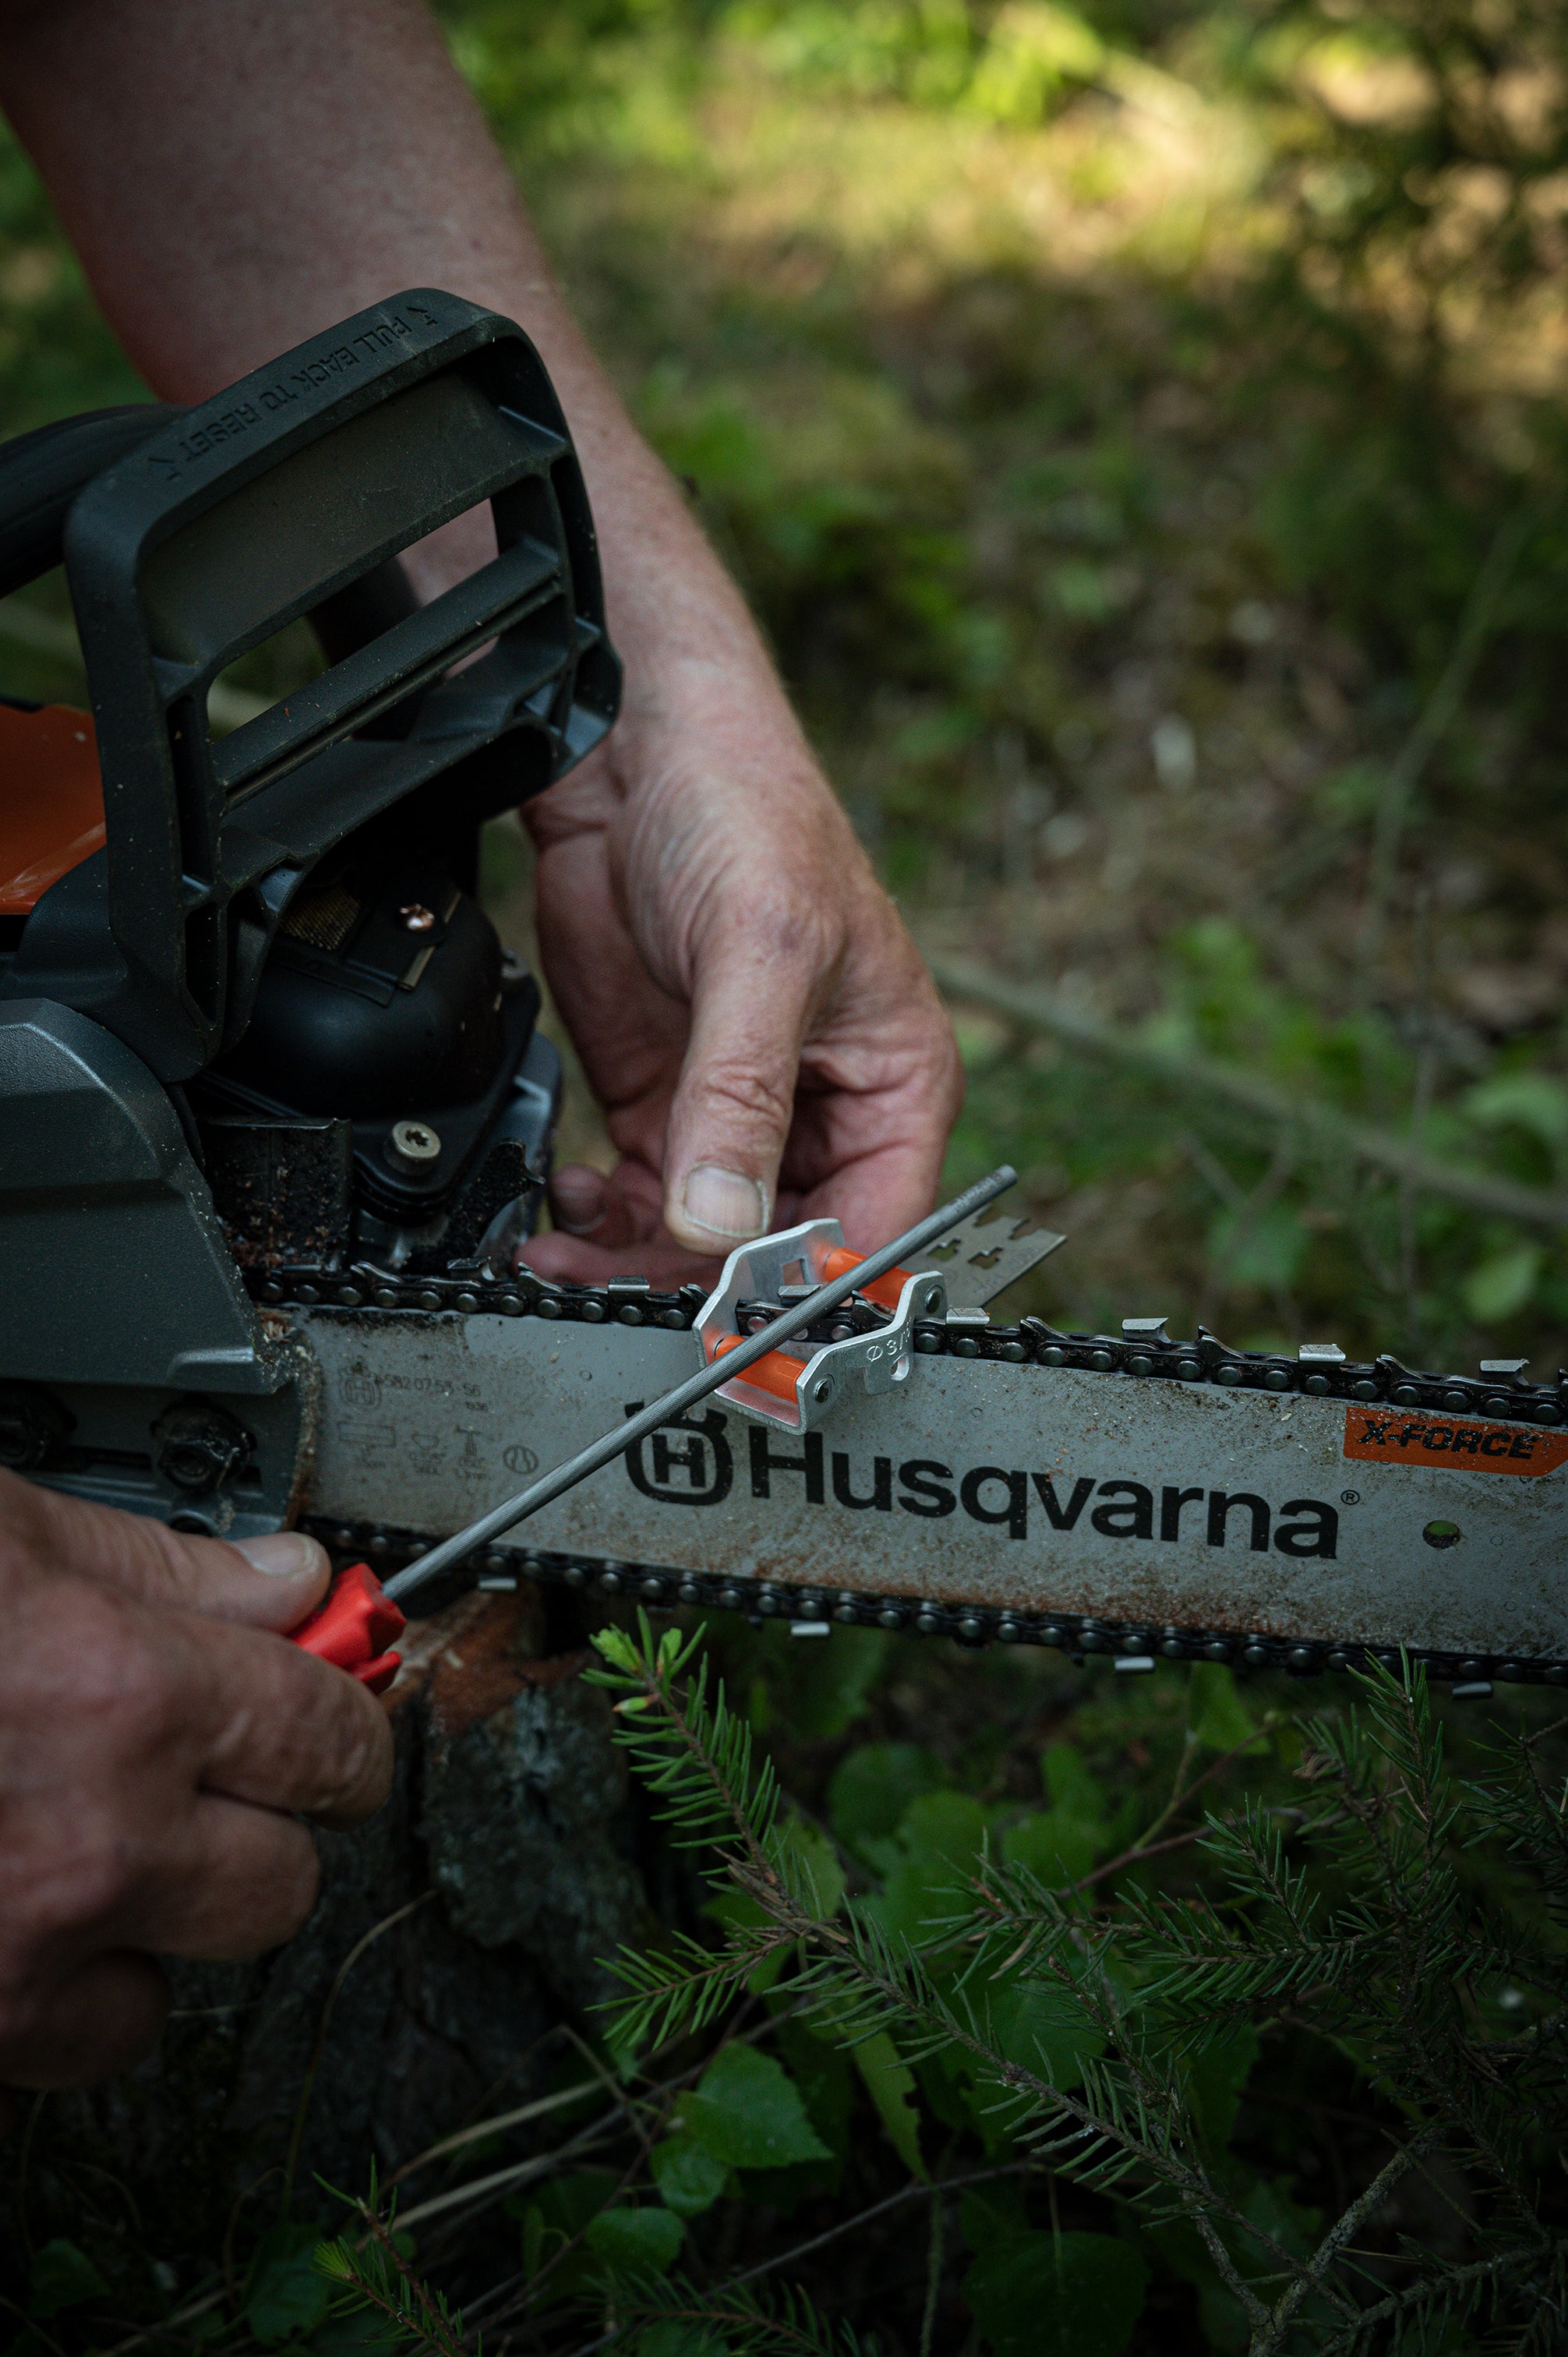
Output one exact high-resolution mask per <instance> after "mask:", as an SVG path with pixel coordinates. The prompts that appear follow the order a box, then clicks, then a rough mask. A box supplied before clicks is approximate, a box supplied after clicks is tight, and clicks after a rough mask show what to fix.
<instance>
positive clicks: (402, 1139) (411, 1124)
mask: <svg viewBox="0 0 1568 2357" xmlns="http://www.w3.org/2000/svg"><path fill="white" fill-rule="evenodd" d="M381 1151H382V1154H383V1155H384V1157H385V1158H386V1160H387V1161H388V1162H390V1163H391V1165H392V1168H393V1169H394V1170H399V1171H402V1172H403V1173H404V1174H405V1175H406V1176H407V1177H409V1178H411V1179H426V1178H428V1177H429V1175H430V1173H431V1172H432V1170H434V1168H435V1165H436V1164H437V1163H438V1162H439V1161H440V1159H441V1140H440V1138H439V1136H438V1135H436V1133H435V1130H433V1129H432V1128H431V1126H430V1124H429V1123H428V1122H427V1121H394V1122H393V1124H392V1131H391V1134H390V1135H389V1136H388V1138H387V1142H386V1144H385V1146H383V1147H382V1149H381Z"/></svg>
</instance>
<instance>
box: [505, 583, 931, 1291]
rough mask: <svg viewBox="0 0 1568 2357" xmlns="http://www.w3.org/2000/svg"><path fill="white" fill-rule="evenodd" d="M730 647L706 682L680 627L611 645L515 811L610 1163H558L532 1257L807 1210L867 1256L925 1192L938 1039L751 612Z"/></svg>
mask: <svg viewBox="0 0 1568 2357" xmlns="http://www.w3.org/2000/svg"><path fill="white" fill-rule="evenodd" d="M703 556H704V557H705V556H706V552H705V550H704V551H703ZM710 561H711V560H710ZM725 587H727V585H725ZM734 641H735V643H734V649H733V654H732V659H731V661H730V662H729V663H728V664H726V665H725V668H724V670H723V672H722V673H721V674H718V675H715V673H714V668H713V666H711V665H702V664H700V663H698V662H685V661H683V659H682V649H681V646H680V643H679V638H678V636H677V637H676V642H675V644H674V645H673V646H672V647H671V650H670V658H669V660H668V661H667V662H660V660H659V659H658V656H657V653H656V651H655V652H650V655H648V656H645V657H644V659H643V660H642V661H641V662H640V663H639V664H638V666H637V668H636V669H635V670H634V669H633V668H632V665H631V663H630V662H628V707H627V711H626V713H625V716H624V717H623V718H622V720H621V722H620V725H619V726H618V728H617V729H616V731H615V732H614V733H613V735H612V736H611V737H610V739H609V741H608V743H607V746H606V747H605V748H604V749H603V750H602V752H600V753H599V754H596V755H595V756H593V757H591V759H589V760H588V761H585V763H584V764H583V765H582V768H581V769H580V770H575V771H574V772H573V773H572V774H571V775H570V776H569V777H567V778H566V779H564V780H563V781H562V782H561V783H560V784H559V785H557V786H554V787H553V788H552V789H551V791H550V792H549V793H547V794H544V795H542V796H541V797H540V799H539V800H538V801H536V802H531V803H529V804H528V805H527V806H526V807H525V809H524V812H523V818H524V821H525V823H526V824H527V826H528V828H529V830H530V832H531V834H532V836H533V839H534V842H535V844H536V845H537V847H538V851H539V870H538V876H539V885H538V891H539V903H538V921H539V935H540V943H541V948H542V953H543V960H544V968H545V974H546V976H547V978H548V980H549V983H550V986H551V990H552V992H553V996H554V998H555V1002H556V1005H557V1006H559V1007H560V1009H561V1012H562V1014H563V1016H564V1017H565V1020H566V1022H567V1024H568V1025H569V1027H570V1028H571V1031H572V1035H573V1038H574V1039H575V1043H576V1046H577V1049H578V1052H579V1054H580V1055H581V1057H582V1060H583V1064H584V1068H585V1071H586V1073H587V1076H588V1079H589V1082H591V1084H592V1086H593V1089H594V1092H595V1094H596V1096H597V1097H598V1098H599V1100H600V1102H601V1103H602V1104H603V1105H604V1108H605V1112H606V1115H607V1121H608V1125H609V1131H610V1135H611V1137H612V1138H613V1140H614V1142H615V1144H616V1146H618V1148H619V1150H620V1154H621V1157H622V1159H621V1161H620V1164H619V1166H618V1168H617V1169H616V1170H615V1171H614V1172H613V1173H612V1174H611V1176H610V1178H609V1179H601V1178H600V1177H599V1175H598V1174H597V1173H596V1172H595V1171H592V1170H587V1169H584V1168H567V1169H564V1170H562V1171H561V1172H559V1173H558V1174H557V1176H556V1179H555V1181H554V1183H553V1187H552V1189H551V1198H552V1208H553V1211H554V1216H555V1223H556V1229H557V1232H556V1233H555V1234H554V1235H553V1236H548V1237H543V1238H541V1239H540V1240H538V1241H537V1242H536V1243H533V1244H532V1245H531V1246H530V1247H529V1248H528V1258H529V1261H530V1263H531V1264H532V1266H534V1267H535V1268H537V1269H538V1270H540V1272H541V1273H542V1274H543V1275H551V1276H555V1277H565V1278H570V1279H573V1280H575V1281H576V1282H578V1283H599V1282H602V1281H603V1280H604V1278H605V1277H607V1276H608V1275H614V1274H615V1273H616V1272H617V1271H618V1270H624V1271H635V1272H636V1273H637V1274H638V1275H644V1276H650V1277H652V1278H653V1279H654V1280H655V1282H660V1283H665V1284H679V1283H681V1282H682V1280H683V1279H684V1278H686V1277H688V1276H691V1275H694V1274H696V1273H697V1272H698V1270H699V1269H701V1268H702V1267H703V1265H704V1263H707V1264H709V1265H711V1261H712V1258H713V1257H714V1256H722V1255H723V1254H725V1253H727V1252H729V1251H730V1250H731V1249H732V1248H733V1247H734V1245H735V1244H736V1242H737V1241H739V1240H740V1239H741V1238H743V1237H746V1236H753V1235H757V1234H760V1233H761V1232H763V1231H764V1230H766V1229H768V1227H772V1226H778V1225H783V1224H787V1223H788V1222H791V1221H794V1220H797V1219H803V1218H811V1217H813V1216H815V1215H817V1214H819V1213H822V1212H832V1214H834V1215H835V1216H836V1217H837V1218H839V1219H840V1220H842V1221H843V1225H844V1231H845V1234H846V1236H847V1237H848V1239H849V1241H850V1242H851V1243H853V1244H855V1245H857V1246H859V1247H860V1248H861V1249H863V1250H869V1249H870V1248H871V1247H872V1246H873V1245H875V1244H878V1243H886V1240H887V1238H888V1237H889V1236H892V1235H895V1234H897V1232H898V1231H899V1230H900V1229H901V1228H904V1227H908V1225H909V1224H910V1223H911V1222H913V1221H915V1220H916V1219H918V1217H919V1215H920V1214H921V1212H922V1211H926V1210H928V1209H929V1205H930V1202H931V1199H932V1194H933V1191H934V1189H935V1186H936V1182H937V1178H938V1174H939V1171H940V1163H941V1155H942V1148H943V1146H944V1145H945V1143H946V1139H947V1134H948V1131H949V1129H950V1126H951V1124H952V1120H953V1116H954V1114H955V1113H956V1111H957V1106H958V1059H957V1056H956V1054H955V1052H954V1049H953V1043H952V1036H951V1032H950V1028H949V1026H948V1023H947V1019H946V1017H945V1016H944V1014H943V1012H942V1009H941V1007H940V1003H939V1002H938V999H937V996H936V992H935V990H934V989H933V988H932V985H931V983H930V980H929V976H928V975H927V974H926V971H925V969H924V967H923V966H922V964H921V963H920V961H919V958H918V955H917V953H916V951H915V949H914V946H913V944H912V943H911V942H910V941H909V938H908V934H907V933H906V932H905V931H904V928H903V925H902V924H901V922H900V921H899V919H898V916H897V911H896V910H895V909H894V908H893V906H892V904H891V902H890V901H889V900H888V899H887V898H886V894H885V893H884V892H883V891H882V889H881V888H880V887H879V886H878V884H877V882H876V880H875V877H874V876H873V875H872V873H871V869H870V866H869V864H868V863H867V861H866V859H865V855H864V853H863V852H862V851H861V849H860V846H859V845H858V844H857V843H856V841H855V839H854V835H853V834H852V833H851V831H850V828H849V825H848V823H847V822H846V821H845V819H844V816H843V812H842V811H841V809H840V807H839V805H838V803H837V802H836V801H835V800H834V798H833V796H832V794H831V793H830V791H828V788H827V787H826V785H825V784H824V783H823V781H822V777H821V775H820V774H819V772H818V771H817V770H816V767H815V765H814V763H813V762H812V760H811V755H810V753H809V752H808V750H807V748H806V746H805V744H804V742H803V741H802V739H801V737H800V731H799V729H798V727H797V726H796V725H795V722H794V718H793V716H792V715H791V714H790V712H789V708H788V706H787V705H785V702H784V699H783V696H782V695H781V694H780V693H779V688H778V686H777V684H776V683H775V682H774V680H773V679H772V676H771V674H770V673H768V669H767V667H766V664H765V663H764V662H763V660H762V657H761V651H760V649H759V648H757V646H756V643H755V640H753V639H752V637H751V634H750V631H749V629H748V628H747V629H746V630H741V629H740V628H738V627H737V628H736V630H735V631H734ZM628 652H630V650H628ZM693 1255H697V1256H698V1257H693Z"/></svg>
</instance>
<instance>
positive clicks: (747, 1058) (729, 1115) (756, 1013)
mask: <svg viewBox="0 0 1568 2357" xmlns="http://www.w3.org/2000/svg"><path fill="white" fill-rule="evenodd" d="M809 995H810V978H809V975H808V974H807V972H806V970H805V969H804V968H803V967H801V966H796V965H790V966H781V965H779V964H775V963H771V962H769V961H768V960H767V959H765V958H761V957H759V956H758V955H757V948H756V942H755V937H753V938H751V939H748V940H743V939H741V938H739V937H738V936H732V937H730V939H729V940H728V941H727V942H725V943H723V944H722V945H720V946H715V948H714V949H713V950H712V951H711V952H710V953H709V956H708V957H707V959H706V960H705V961H704V963H703V967H702V969H701V970H700V971H699V973H698V974H697V977H696V980H695V984H694V986H693V996H692V1036H691V1039H690V1041H689V1043H688V1046H687V1049H686V1056H685V1061H684V1062H683V1064H682V1068H681V1078H680V1081H679V1082H678V1084H677V1086H676V1090H675V1095H674V1099H673V1101H672V1103H671V1107H670V1120H669V1125H668V1128H667V1130H666V1133H665V1143H664V1223H665V1225H666V1227H667V1228H668V1229H669V1231H670V1232H671V1235H672V1236H673V1237H674V1238H675V1239H676V1241H677V1243H683V1244H685V1245H687V1246H689V1247H690V1249H691V1250H693V1252H701V1253H708V1254H713V1253H715V1252H719V1253H723V1252H728V1251H729V1250H730V1249H731V1247H732V1246H733V1245H735V1244H737V1243H744V1242H745V1241H746V1239H747V1238H748V1237H751V1236H760V1235H764V1234H766V1232H767V1231H768V1222H769V1221H770V1219H771V1217H772V1213H773V1204H774V1198H775V1194H776V1191H777V1188H778V1181H779V1162H780V1160H781V1159H782V1157H783V1153H784V1142H785V1139H786V1138H787V1137H788V1135H789V1125H790V1122H791V1120H792V1119H793V1117H794V1109H795V1079H796V1074H797V1071H799V1068H800V1041H801V1039H802V1037H803V1036H804V1032H805V1028H806V1022H807V1017H808V998H809Z"/></svg>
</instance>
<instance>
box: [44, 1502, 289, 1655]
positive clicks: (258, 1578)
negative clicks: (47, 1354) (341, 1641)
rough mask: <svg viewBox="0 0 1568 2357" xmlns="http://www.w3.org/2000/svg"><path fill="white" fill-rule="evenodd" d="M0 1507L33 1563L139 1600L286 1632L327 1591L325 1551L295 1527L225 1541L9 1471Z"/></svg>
mask: <svg viewBox="0 0 1568 2357" xmlns="http://www.w3.org/2000/svg"><path fill="white" fill-rule="evenodd" d="M0 1482H3V1486H0V1513H4V1514H5V1518H6V1520H7V1522H9V1523H14V1524H15V1525H17V1526H19V1527H20V1529H21V1531H22V1532H23V1533H24V1534H25V1535H26V1537H27V1541H28V1543H29V1544H30V1548H31V1552H32V1553H33V1555H35V1557H36V1558H37V1559H38V1563H39V1565H40V1567H41V1568H43V1569H46V1570H51V1571H57V1572H73V1573H75V1574H76V1575H77V1577H80V1578H83V1579H94V1580H100V1581H102V1582H103V1583H104V1584H106V1585H107V1586H110V1587H116V1588H118V1589H120V1590H121V1592H122V1593H123V1594H124V1595H128V1596H134V1597H136V1598H140V1599H141V1601H143V1602H144V1603H148V1604H173V1605H177V1606H179V1607H181V1608H183V1609H186V1610H188V1611H193V1612H201V1613H205V1614H207V1615H209V1617H210V1618H211V1619H213V1620H237V1621H242V1622H244V1623H245V1625H246V1626H247V1627H249V1628H254V1629H294V1628H296V1627H297V1626H298V1624H299V1622H300V1621H301V1620H304V1618H305V1616H306V1613H307V1612H310V1611H312V1610H313V1609H315V1607H316V1606H317V1604H318V1603H319V1602H320V1601H321V1598H322V1597H323V1596H324V1595H325V1594H326V1592H327V1586H328V1580H329V1579H330V1577H331V1569H332V1567H331V1563H330V1561H329V1559H328V1554H327V1550H326V1548H325V1547H324V1546H322V1545H321V1544H319V1543H318V1542H317V1540H315V1539H313V1538H307V1537H306V1534H305V1533H304V1532H303V1531H276V1532H273V1533H271V1534H268V1535H266V1536H264V1537H262V1538H254V1539H246V1540H244V1541H242V1543H241V1544H240V1545H238V1546H231V1545H229V1544H228V1543H227V1542H226V1541H225V1540H222V1539H206V1538H198V1537H196V1536H195V1535H194V1534H191V1533H189V1532H187V1531H173V1530H170V1528H169V1527H168V1524H167V1523H161V1522H159V1521H157V1520H156V1517H155V1516H154V1515H151V1514H125V1513H120V1512H116V1511H115V1509H114V1508H113V1507H111V1506H97V1505H92V1504H91V1503H89V1502H88V1501H85V1500H83V1499H81V1498H70V1497H67V1496H65V1495H64V1494H63V1492H61V1491H58V1490H43V1489H38V1488H37V1487H35V1485H34V1484H33V1483H32V1482H30V1481H23V1480H18V1479H17V1477H16V1475H15V1474H10V1473H6V1474H4V1476H3V1477H0Z"/></svg>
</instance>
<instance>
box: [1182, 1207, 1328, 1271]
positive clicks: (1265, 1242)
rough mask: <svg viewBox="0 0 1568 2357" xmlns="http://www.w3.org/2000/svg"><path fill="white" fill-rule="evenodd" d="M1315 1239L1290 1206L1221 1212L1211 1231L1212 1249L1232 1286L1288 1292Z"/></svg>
mask: <svg viewBox="0 0 1568 2357" xmlns="http://www.w3.org/2000/svg"><path fill="white" fill-rule="evenodd" d="M1310 1242H1311V1237H1310V1235H1309V1233H1308V1231H1307V1229H1306V1227H1305V1223H1304V1222H1302V1221H1301V1220H1300V1219H1299V1218H1298V1217H1297V1215H1296V1213H1295V1212H1294V1211H1292V1210H1291V1207H1290V1205H1289V1204H1288V1203H1271V1204H1270V1205H1269V1207H1268V1209H1267V1211H1262V1212H1259V1213H1256V1214H1251V1213H1249V1212H1247V1211H1221V1212H1220V1213H1219V1217H1218V1218H1217V1219H1216V1220H1215V1222H1214V1223H1213V1225H1212V1226H1211V1227H1210V1229H1209V1231H1208V1249H1209V1253H1210V1254H1211V1256H1212V1258H1213V1260H1214V1264H1215V1266H1216V1267H1217V1268H1219V1270H1220V1271H1221V1272H1222V1274H1223V1275H1224V1277H1225V1281H1226V1283H1227V1284H1228V1285H1233V1286H1257V1287H1258V1288H1259V1290H1260V1291H1262V1292H1288V1291H1289V1289H1290V1287H1291V1286H1293V1285H1294V1283H1295V1280H1296V1277H1297V1275H1299V1274H1300V1270H1301V1264H1302V1262H1303V1260H1304V1259H1305V1256H1306V1248H1307V1245H1308V1243H1310Z"/></svg>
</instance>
